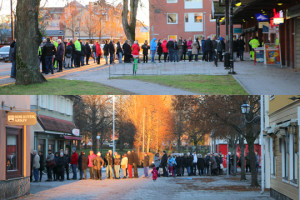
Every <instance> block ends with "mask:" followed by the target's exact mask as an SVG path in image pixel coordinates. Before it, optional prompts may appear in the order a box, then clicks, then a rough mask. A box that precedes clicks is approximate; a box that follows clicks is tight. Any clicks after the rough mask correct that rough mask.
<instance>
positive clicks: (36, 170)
mask: <svg viewBox="0 0 300 200" xmlns="http://www.w3.org/2000/svg"><path fill="white" fill-rule="evenodd" d="M32 168H33V176H34V179H35V181H34V182H39V169H40V156H39V155H38V154H37V151H36V150H34V151H33V163H32Z"/></svg>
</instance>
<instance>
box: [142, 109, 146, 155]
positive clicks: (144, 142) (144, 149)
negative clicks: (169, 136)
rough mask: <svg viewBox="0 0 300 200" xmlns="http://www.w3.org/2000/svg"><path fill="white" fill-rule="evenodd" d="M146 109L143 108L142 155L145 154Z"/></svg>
mask: <svg viewBox="0 0 300 200" xmlns="http://www.w3.org/2000/svg"><path fill="white" fill-rule="evenodd" d="M145 111H146V108H144V117H143V153H145V115H146V113H145Z"/></svg>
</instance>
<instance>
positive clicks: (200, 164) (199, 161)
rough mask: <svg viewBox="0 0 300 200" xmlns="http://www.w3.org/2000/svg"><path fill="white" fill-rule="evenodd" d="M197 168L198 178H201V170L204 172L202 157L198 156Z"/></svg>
mask: <svg viewBox="0 0 300 200" xmlns="http://www.w3.org/2000/svg"><path fill="white" fill-rule="evenodd" d="M197 168H198V171H199V176H203V175H204V173H203V170H204V159H203V158H202V155H201V154H199V155H198V160H197Z"/></svg>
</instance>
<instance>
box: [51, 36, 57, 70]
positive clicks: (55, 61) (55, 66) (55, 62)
mask: <svg viewBox="0 0 300 200" xmlns="http://www.w3.org/2000/svg"><path fill="white" fill-rule="evenodd" d="M52 42H53V44H54V46H55V49H56V51H57V47H58V43H57V42H56V38H55V37H54V38H52ZM53 63H54V65H53V68H54V69H57V60H56V59H55V58H54V62H53Z"/></svg>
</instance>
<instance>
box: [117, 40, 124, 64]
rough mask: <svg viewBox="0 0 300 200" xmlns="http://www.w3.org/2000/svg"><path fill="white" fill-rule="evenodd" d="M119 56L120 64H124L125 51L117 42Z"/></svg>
mask: <svg viewBox="0 0 300 200" xmlns="http://www.w3.org/2000/svg"><path fill="white" fill-rule="evenodd" d="M117 55H118V58H119V63H122V58H123V49H122V47H121V44H120V42H117Z"/></svg>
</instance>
